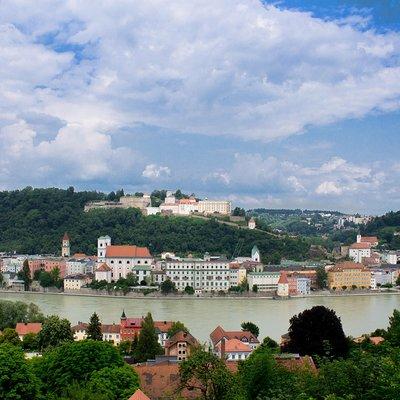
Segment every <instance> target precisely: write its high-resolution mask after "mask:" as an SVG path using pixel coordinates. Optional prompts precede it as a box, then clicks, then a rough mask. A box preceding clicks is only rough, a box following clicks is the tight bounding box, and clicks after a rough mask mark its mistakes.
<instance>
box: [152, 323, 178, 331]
mask: <svg viewBox="0 0 400 400" xmlns="http://www.w3.org/2000/svg"><path fill="white" fill-rule="evenodd" d="M172 324H173V321H154V327H155V328H156V329H158V330H159V331H160V332H163V333H167V332H168V331H169V330H170V329H171V327H172Z"/></svg>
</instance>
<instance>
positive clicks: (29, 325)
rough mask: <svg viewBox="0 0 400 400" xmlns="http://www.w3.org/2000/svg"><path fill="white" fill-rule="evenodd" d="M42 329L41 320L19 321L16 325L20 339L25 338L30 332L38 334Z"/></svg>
mask: <svg viewBox="0 0 400 400" xmlns="http://www.w3.org/2000/svg"><path fill="white" fill-rule="evenodd" d="M41 330H42V324H41V323H40V322H18V323H17V325H16V327H15V331H16V332H17V334H18V337H19V339H20V340H24V336H25V335H27V334H28V333H34V334H35V335H37V334H38V333H39V332H40V331H41Z"/></svg>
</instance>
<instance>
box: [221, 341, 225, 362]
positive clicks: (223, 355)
mask: <svg viewBox="0 0 400 400" xmlns="http://www.w3.org/2000/svg"><path fill="white" fill-rule="evenodd" d="M221 360H222V361H225V338H222V339H221Z"/></svg>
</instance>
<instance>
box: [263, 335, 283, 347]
mask: <svg viewBox="0 0 400 400" xmlns="http://www.w3.org/2000/svg"><path fill="white" fill-rule="evenodd" d="M261 346H263V347H266V348H268V349H272V350H277V349H279V344H278V343H277V342H276V341H275V340H274V339H271V338H270V337H269V336H266V337H265V338H264V339H263V341H262V343H261Z"/></svg>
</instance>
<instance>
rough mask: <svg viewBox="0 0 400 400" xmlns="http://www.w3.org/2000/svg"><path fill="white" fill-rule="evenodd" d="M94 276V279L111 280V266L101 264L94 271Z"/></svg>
mask: <svg viewBox="0 0 400 400" xmlns="http://www.w3.org/2000/svg"><path fill="white" fill-rule="evenodd" d="M94 278H95V279H96V281H106V282H108V283H110V282H111V268H110V267H109V266H108V265H107V264H106V263H103V264H101V265H100V266H99V267H98V268H97V269H96V271H95V273H94Z"/></svg>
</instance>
